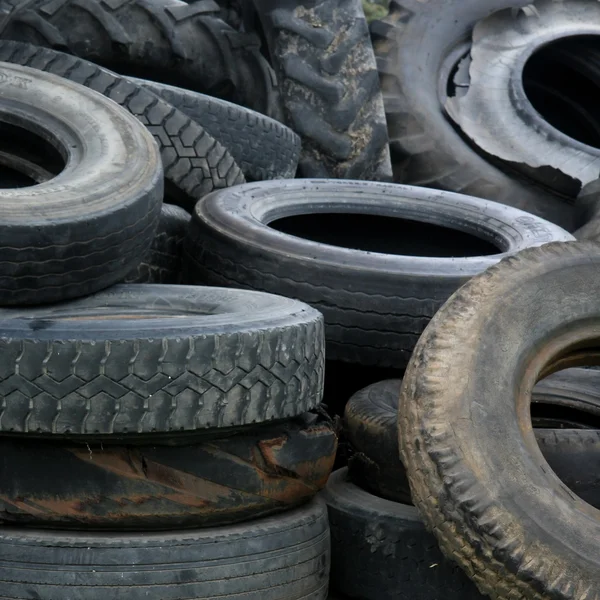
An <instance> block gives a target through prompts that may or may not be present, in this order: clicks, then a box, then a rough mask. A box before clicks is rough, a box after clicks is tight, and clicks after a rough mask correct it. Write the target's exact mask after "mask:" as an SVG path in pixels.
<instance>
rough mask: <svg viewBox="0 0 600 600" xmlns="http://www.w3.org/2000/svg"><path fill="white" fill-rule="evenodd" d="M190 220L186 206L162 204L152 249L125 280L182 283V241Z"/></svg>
mask: <svg viewBox="0 0 600 600" xmlns="http://www.w3.org/2000/svg"><path fill="white" fill-rule="evenodd" d="M191 219H192V217H191V215H190V213H188V212H187V211H185V210H183V208H179V206H173V205H172V204H163V205H162V208H161V211H160V220H159V222H158V229H157V230H156V234H155V236H154V240H153V241H152V246H150V250H149V251H148V253H147V254H146V256H145V258H144V260H143V261H142V262H140V264H139V265H138V266H137V267H136V268H135V269H133V270H132V271H131V272H130V273H129V274H128V275H127V277H125V279H124V280H123V283H163V284H170V285H177V284H179V283H181V278H182V265H183V240H184V239H185V235H186V233H187V229H188V227H189V225H190V221H191Z"/></svg>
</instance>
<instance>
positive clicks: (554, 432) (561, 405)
mask: <svg viewBox="0 0 600 600" xmlns="http://www.w3.org/2000/svg"><path fill="white" fill-rule="evenodd" d="M401 383H402V381H401V380H400V379H390V380H386V381H380V382H378V383H374V384H372V385H370V386H368V387H366V388H364V389H363V390H361V391H359V392H358V393H356V394H354V396H352V398H350V400H349V401H348V404H347V405H346V411H345V413H344V438H345V439H346V440H347V442H348V444H349V446H350V448H351V450H350V459H349V460H348V472H349V475H350V479H351V480H352V481H353V482H354V483H356V484H357V485H358V486H359V487H361V488H363V489H364V490H367V491H369V492H371V493H372V494H375V495H376V496H379V497H381V498H385V499H386V500H391V501H392V502H401V503H403V504H412V499H411V495H410V487H409V485H408V479H407V476H406V471H405V470H404V467H403V465H402V462H401V461H400V460H399V456H400V451H399V448H398V401H399V396H400V386H401ZM531 401H532V408H533V407H534V406H535V407H537V409H538V410H536V411H535V413H534V414H535V416H533V415H532V422H533V427H534V428H535V435H536V439H537V441H538V444H539V446H540V449H541V451H542V454H543V455H544V456H545V458H546V460H547V461H548V463H549V464H550V466H551V467H552V468H553V469H554V472H555V473H556V474H557V475H558V476H559V477H560V479H561V480H562V481H563V483H565V484H566V485H567V486H568V487H569V488H570V489H571V490H577V493H578V494H579V495H580V496H582V493H583V494H584V495H585V496H582V497H584V499H585V501H586V502H588V503H589V504H592V505H593V506H596V507H599V508H600V485H599V484H600V476H598V475H597V473H598V471H597V470H595V469H594V468H593V466H594V465H598V464H600V445H599V443H598V442H599V440H600V431H598V430H599V429H600V419H599V418H598V417H599V414H600V413H599V411H600V372H598V371H590V370H587V369H568V370H566V371H562V372H560V373H555V374H553V375H550V377H547V378H546V379H544V380H543V381H540V382H539V383H538V384H537V385H536V386H535V388H534V389H533V393H532V397H531ZM557 409H558V410H557ZM561 409H563V410H561ZM541 428H547V429H541ZM571 428H573V429H577V430H580V429H596V431H589V432H585V433H584V432H582V431H571Z"/></svg>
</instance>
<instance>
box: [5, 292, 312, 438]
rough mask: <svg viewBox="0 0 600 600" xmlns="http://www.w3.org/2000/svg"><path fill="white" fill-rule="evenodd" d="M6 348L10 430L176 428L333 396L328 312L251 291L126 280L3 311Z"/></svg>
mask: <svg viewBox="0 0 600 600" xmlns="http://www.w3.org/2000/svg"><path fill="white" fill-rule="evenodd" d="M182 315H185V318H183V319H182V318H181V317H182ZM0 351H1V352H2V356H3V361H2V365H1V366H0V398H1V402H0V431H2V432H13V433H21V434H31V435H71V436H73V435H91V436H94V435H95V436H107V435H108V436H109V437H114V436H118V435H121V436H125V437H127V436H128V435H129V437H131V435H132V434H135V435H138V436H139V435H140V434H149V433H151V434H152V435H157V434H158V433H160V432H162V433H167V432H171V435H174V433H175V432H180V433H181V432H193V431H197V430H200V429H207V428H225V427H237V426H240V425H249V424H253V423H261V422H265V421H271V420H275V419H285V418H288V417H293V416H296V415H299V414H302V413H303V412H306V411H308V410H311V409H312V408H315V407H316V406H318V405H319V403H320V401H321V395H322V385H323V319H322V316H321V315H320V314H319V313H318V312H317V311H315V310H314V309H312V308H310V307H309V306H306V305H304V304H302V303H299V302H296V301H294V300H289V299H287V298H281V297H278V296H272V295H268V294H260V293H252V292H248V291H241V290H225V289H218V288H202V287H186V286H166V285H160V286H153V285H133V284H132V285H120V286H115V287H113V288H111V289H110V290H108V291H105V292H102V293H99V294H96V295H95V296H90V297H88V298H85V299H83V300H79V301H76V302H72V303H68V304H62V305H55V306H51V307H48V308H35V309H14V310H8V309H6V310H2V311H0ZM155 439H156V438H155Z"/></svg>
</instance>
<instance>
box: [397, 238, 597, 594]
mask: <svg viewBox="0 0 600 600" xmlns="http://www.w3.org/2000/svg"><path fill="white" fill-rule="evenodd" d="M599 270H600V246H598V244H594V243H591V242H578V243H562V244H548V245H546V246H544V247H541V248H534V249H528V250H525V251H523V252H521V253H520V254H518V255H517V256H514V257H510V258H508V259H506V260H504V261H503V262H501V263H500V264H498V265H496V266H494V267H492V268H491V269H488V271H486V272H485V273H483V274H482V275H479V276H477V277H475V278H473V279H471V281H469V282H468V283H466V284H465V285H464V286H463V287H462V288H461V289H460V290H459V291H457V293H456V294H454V295H453V297H452V298H451V299H450V300H449V301H448V302H447V303H446V304H445V305H444V307H443V308H442V309H441V310H440V311H439V312H438V313H437V314H436V316H435V317H434V318H433V319H432V321H431V323H430V324H429V326H428V327H427V329H426V330H425V332H424V334H423V336H422V337H421V339H420V340H419V343H418V344H417V347H416V348H415V352H414V354H413V358H412V359H411V363H410V364H409V366H408V369H407V371H406V374H405V377H404V380H403V383H402V392H401V397H400V409H399V420H398V422H399V439H400V451H401V455H402V460H403V462H404V465H405V467H406V470H407V472H408V475H409V479H410V487H411V490H412V495H413V500H414V502H415V505H417V506H418V508H419V512H420V514H421V515H422V517H423V519H424V521H425V523H426V525H427V527H428V528H429V529H431V530H432V531H433V532H434V533H435V535H436V537H437V539H438V541H439V543H440V546H441V548H442V550H443V551H444V553H445V554H446V555H447V556H450V557H451V558H452V559H453V560H455V561H457V562H458V563H459V564H460V565H461V567H462V568H463V569H465V571H466V572H467V573H468V575H469V576H470V577H471V579H473V580H474V581H475V582H476V584H477V585H478V586H479V589H480V590H481V591H482V593H487V594H489V595H490V597H491V598H494V599H502V600H508V599H511V600H512V599H515V598H523V599H527V600H546V599H548V598H553V599H554V600H573V599H574V598H585V599H586V600H597V599H598V598H600V559H599V558H598V557H599V556H600V553H599V548H600V546H599V544H600V542H599V540H600V521H599V520H598V517H597V515H598V513H597V510H596V509H594V508H592V507H590V505H589V504H586V503H585V502H584V501H583V500H581V499H580V498H579V497H577V496H575V495H574V494H573V493H572V492H571V490H569V489H568V488H567V487H566V486H565V485H564V484H563V483H562V482H561V481H560V479H559V478H558V477H557V476H556V474H555V473H554V472H553V471H552V470H551V469H549V468H548V464H547V462H546V460H545V459H544V457H543V456H542V454H541V452H540V449H539V446H538V444H537V442H536V440H535V437H534V435H533V430H532V429H531V424H530V417H529V407H530V402H529V400H530V391H531V389H532V388H533V385H534V384H535V382H536V380H537V379H539V378H540V377H543V376H544V374H547V373H550V372H552V370H556V369H559V368H561V367H563V366H575V365H577V364H580V365H581V364H586V363H587V364H590V363H591V364H594V363H596V364H597V362H598V359H597V353H596V351H595V350H594V348H595V345H594V344H595V339H594V337H595V336H597V332H598V328H599V327H600V307H599V305H598V301H597V299H598V295H599V294H600V279H598V272H599ZM490 340H494V342H493V343H490ZM577 348H579V351H578V350H577Z"/></svg>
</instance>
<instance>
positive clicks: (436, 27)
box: [371, 0, 574, 231]
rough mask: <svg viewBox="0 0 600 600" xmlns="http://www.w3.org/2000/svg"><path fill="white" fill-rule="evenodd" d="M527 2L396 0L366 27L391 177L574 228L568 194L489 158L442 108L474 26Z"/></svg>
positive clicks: (569, 228) (495, 0)
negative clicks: (376, 72) (381, 99)
mask: <svg viewBox="0 0 600 600" xmlns="http://www.w3.org/2000/svg"><path fill="white" fill-rule="evenodd" d="M529 3H530V2H529V0H493V1H492V0H490V1H489V2H485V3H482V2H479V1H478V0H452V1H448V2H445V3H444V4H443V6H440V4H439V3H438V2H431V1H425V2H416V1H414V0H394V1H392V2H391V5H390V14H389V15H388V17H386V18H385V19H384V20H381V21H375V22H373V23H372V24H371V32H372V36H373V38H374V47H375V53H376V55H377V64H378V68H379V73H380V78H381V88H382V93H383V97H384V103H385V111H386V117H387V123H388V129H389V135H390V148H391V153H392V164H393V168H394V180H395V181H398V182H401V183H407V184H411V185H416V186H424V187H430V188H436V189H442V190H449V191H453V192H460V193H463V194H469V195H472V196H478V197H481V198H485V199H487V200H494V201H496V202H500V203H502V204H507V205H509V206H514V207H516V208H520V209H521V210H525V211H527V212H530V213H533V214H535V215H538V216H541V217H544V218H545V219H548V220H549V221H552V222H553V223H557V224H559V225H561V226H562V227H564V228H565V229H567V230H569V231H572V229H573V206H572V204H573V202H574V200H573V199H572V198H568V197H562V196H557V195H556V194H554V193H552V192H551V191H548V190H545V189H544V188H543V187H541V186H539V185H536V184H534V183H532V182H530V181H528V180H527V179H525V178H524V176H521V178H519V177H518V176H515V175H514V174H509V173H505V172H503V171H501V170H500V169H499V168H497V167H496V166H494V165H493V164H491V163H490V162H488V161H487V160H486V159H485V158H483V157H482V156H480V155H479V154H478V153H477V152H476V151H475V150H474V149H472V148H471V146H469V145H468V144H467V143H466V142H465V141H464V140H463V138H462V137H461V136H460V135H459V133H458V132H457V131H456V130H455V129H454V127H453V125H452V123H451V121H450V120H449V119H448V118H447V117H446V115H445V113H444V108H443V105H444V102H445V95H446V94H445V88H446V85H445V84H446V81H447V78H448V77H449V74H450V73H451V72H452V68H453V66H454V64H455V63H457V62H458V61H459V60H460V58H461V57H462V56H463V55H464V54H465V53H466V52H468V49H469V45H468V40H469V38H470V35H471V32H472V29H473V26H474V25H475V24H476V23H477V22H478V21H479V20H481V19H483V18H484V17H487V16H488V15H490V14H491V13H493V12H494V11H497V10H500V9H503V8H509V7H523V6H525V5H527V4H529ZM449 49H450V51H449ZM440 82H442V83H440Z"/></svg>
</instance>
